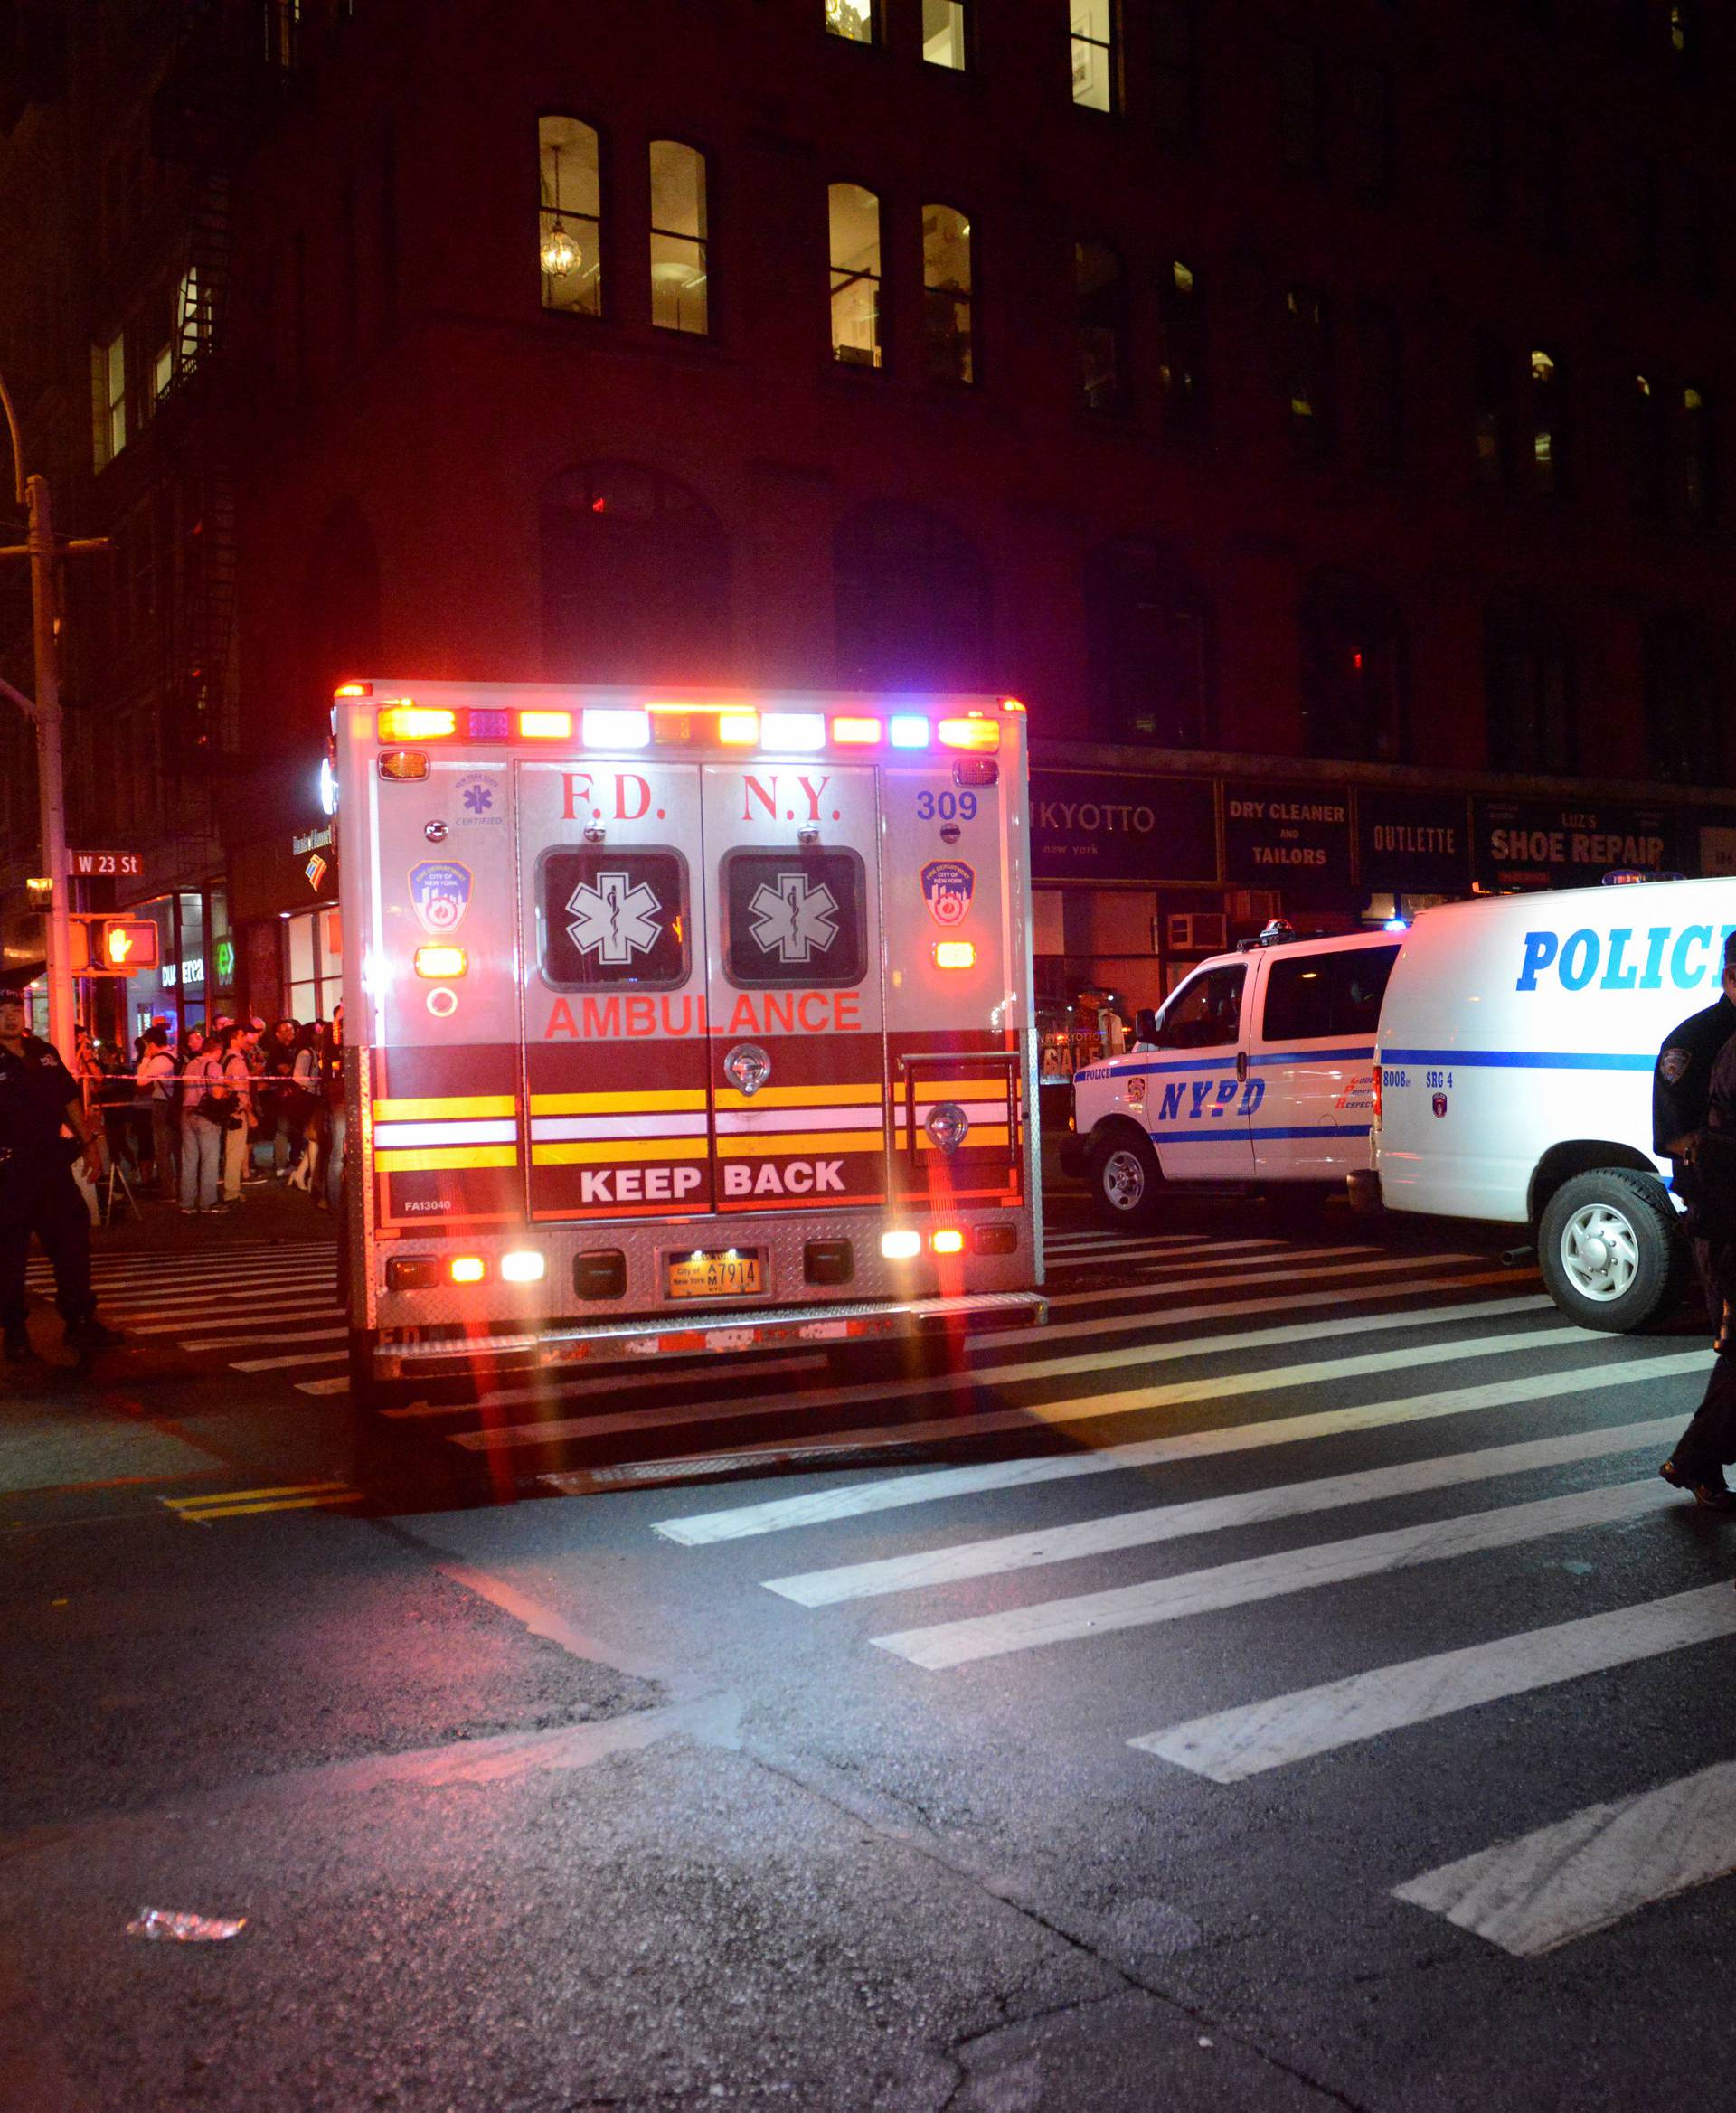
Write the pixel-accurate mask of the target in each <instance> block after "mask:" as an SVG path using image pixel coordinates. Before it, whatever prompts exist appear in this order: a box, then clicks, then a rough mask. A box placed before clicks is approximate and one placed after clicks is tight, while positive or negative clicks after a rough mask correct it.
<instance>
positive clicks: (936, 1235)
mask: <svg viewBox="0 0 1736 2113" xmlns="http://www.w3.org/2000/svg"><path fill="white" fill-rule="evenodd" d="M929 1246H930V1247H931V1248H932V1249H933V1250H934V1251H935V1253H936V1254H938V1255H961V1254H963V1253H964V1251H965V1236H964V1234H963V1233H962V1232H961V1231H959V1229H958V1226H956V1225H943V1226H941V1228H940V1229H939V1231H938V1232H931V1233H929Z"/></svg>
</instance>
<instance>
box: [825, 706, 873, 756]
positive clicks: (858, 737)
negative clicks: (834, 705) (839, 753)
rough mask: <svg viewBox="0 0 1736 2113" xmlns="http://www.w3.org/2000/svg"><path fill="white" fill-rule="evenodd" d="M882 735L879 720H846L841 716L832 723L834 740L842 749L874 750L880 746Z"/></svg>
mask: <svg viewBox="0 0 1736 2113" xmlns="http://www.w3.org/2000/svg"><path fill="white" fill-rule="evenodd" d="M880 734H881V725H880V722H879V720H877V719H854V718H845V717H844V716H843V715H842V714H840V716H839V717H838V718H836V719H835V720H834V721H833V722H832V739H833V740H835V742H836V743H837V745H838V747H839V748H841V749H865V748H873V747H874V746H876V745H877V744H878V742H879V740H880Z"/></svg>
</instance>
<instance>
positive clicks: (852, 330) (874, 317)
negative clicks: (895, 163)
mask: <svg viewBox="0 0 1736 2113" xmlns="http://www.w3.org/2000/svg"><path fill="white" fill-rule="evenodd" d="M826 203H827V208H828V212H829V213H830V218H831V242H832V357H833V358H834V359H835V360H836V361H838V362H839V363H840V364H841V365H843V366H846V367H877V366H879V365H880V363H881V344H880V200H879V199H878V198H876V197H875V195H874V193H873V192H872V191H864V190H863V187H862V185H861V184H832V185H831V187H830V188H829V190H828V191H827V193H826Z"/></svg>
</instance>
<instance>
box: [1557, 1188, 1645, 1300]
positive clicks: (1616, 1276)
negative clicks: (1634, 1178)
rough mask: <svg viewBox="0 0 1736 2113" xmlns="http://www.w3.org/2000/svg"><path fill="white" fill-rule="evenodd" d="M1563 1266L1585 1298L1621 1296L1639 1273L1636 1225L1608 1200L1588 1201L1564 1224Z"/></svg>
mask: <svg viewBox="0 0 1736 2113" xmlns="http://www.w3.org/2000/svg"><path fill="white" fill-rule="evenodd" d="M1561 1268H1562V1269H1564V1270H1565V1271H1566V1272H1567V1278H1568V1281H1569V1283H1570V1284H1571V1285H1572V1287H1573V1288H1574V1290H1575V1291H1577V1292H1578V1293H1579V1294H1580V1297H1582V1298H1591V1299H1596V1300H1597V1301H1598V1302H1599V1304H1600V1305H1601V1304H1605V1303H1607V1302H1608V1301H1609V1300H1610V1299H1613V1298H1619V1297H1621V1296H1622V1294H1623V1293H1624V1292H1625V1291H1627V1290H1628V1289H1629V1288H1631V1286H1632V1284H1633V1281H1634V1278H1636V1277H1637V1275H1638V1274H1639V1243H1638V1241H1637V1240H1636V1239H1635V1238H1634V1229H1633V1226H1632V1225H1631V1224H1630V1223H1629V1222H1628V1220H1627V1219H1626V1218H1624V1217H1623V1216H1622V1214H1621V1212H1619V1211H1617V1210H1614V1209H1612V1208H1611V1206H1610V1205H1609V1204H1608V1203H1587V1204H1586V1205H1585V1206H1584V1208H1583V1209H1582V1210H1579V1211H1575V1212H1574V1213H1573V1215H1572V1216H1571V1218H1570V1219H1569V1220H1568V1222H1567V1223H1566V1224H1565V1225H1564V1226H1563V1227H1562V1228H1561Z"/></svg>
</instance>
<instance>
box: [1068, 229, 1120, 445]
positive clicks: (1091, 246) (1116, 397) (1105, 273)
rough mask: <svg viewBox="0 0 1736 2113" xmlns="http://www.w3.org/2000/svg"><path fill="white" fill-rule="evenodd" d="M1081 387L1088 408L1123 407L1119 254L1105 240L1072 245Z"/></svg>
mask: <svg viewBox="0 0 1736 2113" xmlns="http://www.w3.org/2000/svg"><path fill="white" fill-rule="evenodd" d="M1073 288H1074V292H1075V294H1076V296H1077V299H1078V308H1077V329H1078V334H1079V392H1080V401H1081V402H1082V403H1083V404H1084V407H1085V409H1086V410H1100V411H1118V410H1126V409H1127V288H1126V284H1125V282H1124V280H1123V278H1122V274H1121V259H1120V258H1119V257H1118V256H1117V255H1116V253H1115V251H1114V250H1112V249H1110V247H1109V244H1108V243H1107V242H1099V241H1085V242H1076V243H1074V245H1073Z"/></svg>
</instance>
